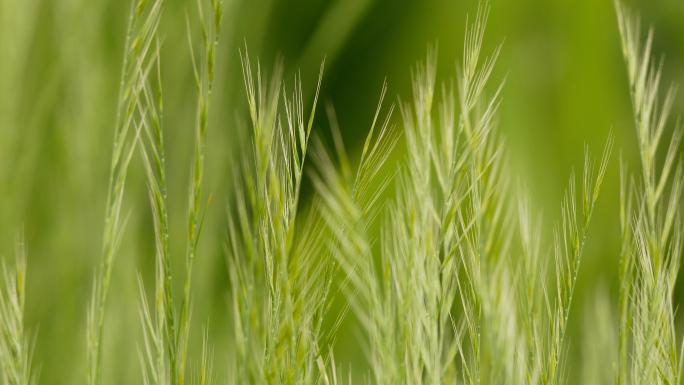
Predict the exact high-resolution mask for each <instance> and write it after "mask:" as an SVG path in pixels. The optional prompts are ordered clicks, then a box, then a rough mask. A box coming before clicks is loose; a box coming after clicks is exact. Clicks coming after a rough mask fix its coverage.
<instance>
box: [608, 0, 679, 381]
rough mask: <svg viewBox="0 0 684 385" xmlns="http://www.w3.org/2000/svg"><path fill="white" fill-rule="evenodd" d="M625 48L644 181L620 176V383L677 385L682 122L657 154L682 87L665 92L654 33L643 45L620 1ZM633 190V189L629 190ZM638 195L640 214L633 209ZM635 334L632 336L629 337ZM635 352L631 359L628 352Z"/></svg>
mask: <svg viewBox="0 0 684 385" xmlns="http://www.w3.org/2000/svg"><path fill="white" fill-rule="evenodd" d="M615 8H616V12H617V19H618V26H619V28H620V36H621V38H622V52H623V56H624V59H625V63H626V65H627V75H628V80H629V90H630V96H631V99H632V108H633V111H634V123H635V126H636V132H637V139H638V144H639V152H640V158H641V169H642V175H641V177H642V181H641V183H640V184H638V185H637V184H636V183H632V184H631V185H630V186H627V180H626V173H627V171H626V166H625V167H623V170H622V173H623V178H622V185H623V186H622V191H623V192H622V194H621V222H622V229H623V246H622V249H623V251H622V253H621V254H622V255H621V266H620V280H621V292H620V308H619V309H620V324H619V325H620V329H619V334H620V337H619V338H620V345H619V361H618V362H619V364H618V369H617V370H618V374H617V382H618V383H619V384H628V383H634V384H645V383H679V382H680V378H681V365H682V354H681V353H680V354H679V355H678V354H677V345H678V342H677V336H676V333H675V326H674V313H675V311H674V305H673V303H672V300H673V290H674V285H675V281H676V279H677V274H678V272H679V266H680V263H681V262H680V261H681V252H682V224H681V219H680V216H679V201H680V198H681V195H682V187H683V186H684V177H683V171H682V163H681V161H679V162H677V166H676V167H675V160H676V158H677V152H678V148H679V144H680V142H681V138H682V133H683V131H682V127H681V125H680V124H679V121H678V122H677V123H676V125H675V127H674V130H673V132H672V134H671V137H670V138H669V144H668V145H667V150H666V152H665V158H664V159H658V157H657V154H658V151H659V149H661V147H663V146H662V144H663V143H662V141H663V139H664V138H666V137H665V136H664V135H665V132H666V127H667V126H668V123H669V120H670V112H671V109H672V105H673V103H674V97H675V92H676V88H677V87H676V86H675V85H672V86H670V88H669V89H668V91H667V93H666V96H665V99H664V100H663V101H662V102H661V101H660V96H659V89H660V79H661V73H662V72H661V69H662V62H661V63H660V64H659V65H656V64H655V63H653V60H652V59H651V47H652V45H653V30H652V29H650V30H649V33H648V37H647V39H646V42H645V43H644V44H643V46H642V43H641V37H640V36H639V35H640V33H641V29H640V19H639V17H638V16H637V15H634V14H632V13H631V12H630V10H629V9H628V8H627V7H626V6H624V5H623V4H622V3H621V2H620V1H618V0H616V1H615ZM628 188H629V190H627V189H628ZM632 197H634V198H635V199H636V200H635V208H638V209H636V211H632ZM630 337H631V338H630ZM629 356H631V357H632V359H631V362H630V361H628V357H629Z"/></svg>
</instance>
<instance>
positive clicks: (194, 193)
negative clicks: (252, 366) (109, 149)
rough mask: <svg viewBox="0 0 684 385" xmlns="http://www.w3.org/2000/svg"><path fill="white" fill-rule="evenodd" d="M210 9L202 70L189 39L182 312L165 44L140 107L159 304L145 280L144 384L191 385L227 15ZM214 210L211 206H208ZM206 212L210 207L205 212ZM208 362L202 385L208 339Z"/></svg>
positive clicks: (218, 6) (217, 6)
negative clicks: (190, 111)
mask: <svg viewBox="0 0 684 385" xmlns="http://www.w3.org/2000/svg"><path fill="white" fill-rule="evenodd" d="M203 7H204V6H203V5H202V3H201V2H200V1H198V10H199V16H200V23H201V26H202V43H203V48H204V49H203V51H202V59H201V62H200V64H201V66H200V67H199V68H198V67H197V64H196V62H195V55H194V52H192V51H193V50H192V47H193V43H192V38H191V36H190V26H189V20H188V39H189V43H190V48H191V52H192V60H193V69H194V74H195V84H196V87H197V93H198V103H197V122H196V125H195V129H194V132H195V154H194V157H193V160H194V162H193V165H192V169H191V170H192V171H191V178H190V189H189V191H190V194H189V208H188V240H187V248H186V259H185V261H186V264H185V276H184V286H183V297H182V301H181V306H180V311H179V310H178V309H177V308H176V305H174V298H173V286H172V272H171V256H170V250H169V224H168V210H167V196H166V189H167V177H166V164H165V159H166V156H165V153H164V127H163V102H162V95H163V93H162V85H161V84H162V83H161V64H160V62H159V42H157V55H156V58H157V61H156V64H157V66H156V69H157V81H156V83H157V90H156V93H155V92H153V90H152V87H151V85H150V83H149V82H145V85H144V87H143V92H142V93H143V97H142V98H141V102H140V103H139V104H138V108H139V110H140V116H141V117H142V119H141V121H140V126H142V128H140V130H142V131H144V134H145V137H146V140H143V145H141V146H140V149H141V154H142V158H143V164H144V166H145V171H146V175H147V182H148V192H149V197H150V203H151V206H152V214H153V221H154V232H155V250H156V253H155V254H156V255H155V261H156V262H155V271H156V274H155V301H154V305H155V307H154V316H153V313H152V311H151V310H150V307H149V305H148V301H147V298H146V295H145V290H144V285H143V280H142V278H141V277H139V286H140V293H141V297H142V305H141V308H140V317H141V320H142V323H143V331H144V338H145V345H144V349H142V350H141V351H140V360H141V364H142V367H143V379H144V382H145V383H146V384H167V383H170V384H174V385H182V384H184V383H185V381H186V374H185V369H186V366H187V365H186V361H187V347H188V334H189V328H190V302H191V295H190V287H191V278H192V266H193V260H194V257H195V253H196V249H197V243H198V240H199V235H200V231H201V228H202V222H203V219H204V217H203V216H201V215H200V214H201V213H200V210H201V201H202V199H203V198H202V184H203V170H204V148H205V143H206V131H207V119H208V114H209V105H210V100H211V91H212V85H213V79H214V67H215V60H216V49H217V47H218V38H219V34H220V28H221V20H222V15H223V3H222V2H221V1H220V0H212V1H211V10H212V16H213V17H212V18H211V19H210V21H209V22H207V21H206V20H205V18H204V11H203V9H204V8H203ZM207 204H208V202H207ZM205 207H206V206H205ZM203 335H204V346H203V349H202V359H201V361H200V364H199V368H198V371H197V373H196V375H195V376H194V378H195V380H196V381H198V383H199V384H209V383H211V381H212V378H213V377H212V376H213V374H212V373H211V370H212V368H211V367H212V353H211V349H210V348H209V343H208V337H207V333H206V332H205V333H204V334H203Z"/></svg>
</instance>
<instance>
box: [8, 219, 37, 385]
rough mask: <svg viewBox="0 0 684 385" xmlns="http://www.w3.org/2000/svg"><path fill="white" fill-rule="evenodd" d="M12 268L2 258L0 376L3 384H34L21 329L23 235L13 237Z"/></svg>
mask: <svg viewBox="0 0 684 385" xmlns="http://www.w3.org/2000/svg"><path fill="white" fill-rule="evenodd" d="M14 260H15V266H14V268H13V269H11V270H10V269H9V268H8V267H7V265H6V263H5V260H4V259H3V265H2V267H3V274H4V280H5V287H4V288H3V290H0V364H1V365H2V371H0V377H1V378H2V382H3V384H7V385H29V384H36V383H37V381H38V380H37V378H38V376H37V374H36V373H35V372H34V371H33V369H32V367H31V356H32V343H31V341H30V337H29V334H28V333H27V332H26V330H25V329H24V303H25V302H26V290H25V286H26V247H25V245H24V238H23V235H22V234H21V233H20V234H19V235H18V236H17V241H16V246H15V257H14Z"/></svg>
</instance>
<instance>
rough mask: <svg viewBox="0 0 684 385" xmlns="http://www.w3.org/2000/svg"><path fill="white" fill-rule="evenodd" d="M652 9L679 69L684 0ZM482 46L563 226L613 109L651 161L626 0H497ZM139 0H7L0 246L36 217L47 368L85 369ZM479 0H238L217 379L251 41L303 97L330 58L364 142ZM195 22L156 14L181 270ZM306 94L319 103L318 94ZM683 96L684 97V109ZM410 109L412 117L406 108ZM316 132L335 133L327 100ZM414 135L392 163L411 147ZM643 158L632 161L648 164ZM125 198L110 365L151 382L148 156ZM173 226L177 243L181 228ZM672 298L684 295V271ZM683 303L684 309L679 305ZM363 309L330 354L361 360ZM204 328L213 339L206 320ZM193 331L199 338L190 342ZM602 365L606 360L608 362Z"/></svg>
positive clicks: (539, 186) (205, 280)
mask: <svg viewBox="0 0 684 385" xmlns="http://www.w3.org/2000/svg"><path fill="white" fill-rule="evenodd" d="M629 3H630V4H631V5H633V6H634V7H635V8H636V9H638V10H639V11H640V12H641V14H642V19H643V24H644V25H649V24H652V25H654V27H655V46H654V53H655V54H656V55H661V54H666V61H665V66H664V79H665V82H666V83H669V82H671V81H679V80H682V79H684V49H682V47H684V24H683V23H682V20H684V3H682V2H681V1H676V0H649V1H646V0H642V1H629ZM491 5H492V11H491V14H490V18H489V23H488V27H487V33H486V36H485V53H487V54H488V53H490V52H491V51H492V50H493V49H494V47H495V46H496V45H497V44H499V43H501V42H502V41H504V39H505V42H504V46H503V50H502V53H501V56H500V59H499V62H498V64H497V66H496V69H495V73H494V75H493V78H492V79H493V80H492V81H491V82H490V90H491V92H493V91H494V90H495V87H496V85H497V83H498V82H500V81H502V80H503V79H504V77H507V82H506V85H505V87H504V89H503V93H502V95H503V104H502V106H501V110H500V130H501V132H502V133H503V134H504V136H505V138H506V141H507V143H508V147H507V150H508V153H509V157H510V159H511V170H512V172H513V173H514V175H513V180H514V181H516V180H520V181H521V182H524V183H525V184H526V185H527V186H528V187H529V189H530V190H531V193H532V196H533V202H534V205H535V207H536V208H537V209H539V210H543V212H544V223H545V226H544V231H545V233H544V236H545V239H546V241H547V244H549V243H548V241H550V239H551V227H552V224H553V223H554V222H555V221H556V220H557V219H558V217H559V213H560V201H561V198H562V194H563V190H564V188H565V186H566V185H567V178H568V176H569V174H570V171H571V169H572V168H573V167H574V168H575V169H576V170H579V169H581V167H582V158H583V143H585V142H586V143H587V144H588V145H589V146H590V148H591V149H592V150H593V151H594V153H596V154H598V153H600V151H601V150H602V148H603V145H604V143H605V140H606V138H607V137H608V132H609V130H610V128H611V127H613V130H614V132H615V134H616V137H617V140H616V148H617V149H619V150H622V152H623V154H624V158H625V159H626V160H628V161H629V162H630V164H631V165H634V166H637V165H638V163H637V162H638V158H637V156H636V155H637V153H636V140H635V133H634V127H633V123H632V113H631V105H630V100H629V94H628V89H627V79H626V73H625V69H624V65H623V61H622V55H621V51H620V41H619V36H618V29H617V22H616V19H615V14H614V10H613V3H612V0H554V1H548V0H492V1H491ZM127 9H128V1H123V0H98V1H91V0H22V1H17V0H0V253H1V254H2V255H4V256H5V257H6V258H7V257H10V258H11V256H12V254H13V244H14V235H15V234H16V232H17V231H18V229H20V228H21V227H22V226H23V228H24V229H25V235H26V240H27V243H28V252H29V262H28V282H27V310H26V312H27V315H26V324H27V327H28V328H29V329H30V330H32V331H33V333H34V334H35V335H36V342H35V355H34V361H35V362H36V363H37V364H39V365H41V368H42V370H41V378H40V382H41V383H42V384H67V383H81V382H84V381H85V379H86V369H85V361H86V360H85V359H86V341H85V336H86V322H85V321H86V313H85V312H86V305H87V301H88V300H89V296H90V292H91V286H92V284H93V273H94V271H95V268H96V266H97V265H98V263H99V260H100V259H99V258H100V247H101V242H102V239H101V234H102V227H103V218H104V205H105V198H106V186H107V175H108V168H109V161H110V151H111V141H112V135H113V124H114V118H115V116H114V114H115V110H116V103H115V100H116V97H117V90H118V87H117V86H118V81H119V74H120V66H121V57H122V51H123V44H124V34H125V23H126V20H125V19H126V13H127ZM476 9H477V1H476V0H460V1H457V0H424V1H405V0H337V1H321V0H300V1H295V0H226V12H225V18H224V26H223V35H222V37H221V44H220V50H219V51H220V56H219V58H218V62H217V65H218V68H219V69H218V72H217V77H216V85H215V88H214V89H215V98H214V99H213V100H212V108H211V113H210V122H209V132H208V138H209V140H208V148H207V158H206V159H207V170H206V174H205V183H206V185H205V191H206V192H207V193H212V194H213V196H214V200H213V201H212V203H211V206H210V208H209V211H208V214H207V220H206V223H205V226H204V230H203V234H202V238H201V241H200V246H199V252H198V258H197V259H196V261H197V262H196V267H195V271H194V274H195V277H194V279H193V283H194V300H195V302H194V313H193V325H194V328H193V329H194V330H193V333H196V334H197V335H199V333H200V325H201V324H204V323H207V322H208V325H209V332H210V336H211V339H212V342H213V345H214V348H215V352H216V362H215V366H216V370H217V376H218V378H219V379H221V378H222V377H224V376H225V375H226V373H227V371H228V370H229V367H230V357H229V353H228V352H229V351H230V346H231V338H232V326H231V325H232V319H231V315H230V313H229V311H228V306H227V299H228V298H229V289H230V288H229V284H228V279H227V272H226V263H225V256H224V253H223V243H224V241H225V239H226V237H225V232H226V214H225V204H226V202H228V200H229V199H230V197H231V184H232V183H231V180H232V176H233V169H234V166H233V164H232V163H231V161H230V159H231V152H234V151H236V150H239V149H236V148H235V145H236V143H237V140H236V139H237V138H236V129H235V127H236V123H235V122H236V115H237V116H240V117H241V118H243V119H246V118H247V117H248V115H247V108H246V102H245V92H244V87H243V80H242V74H241V70H240V61H239V53H238V49H242V50H244V44H245V42H246V44H247V46H248V48H249V53H250V56H252V58H253V61H254V58H256V56H259V57H260V59H261V63H262V66H264V67H265V68H267V69H268V68H271V67H272V63H273V61H274V60H275V57H276V55H277V54H278V53H280V54H281V55H282V56H283V57H284V62H285V74H286V81H287V84H288V85H289V86H290V88H291V86H292V84H293V83H292V81H293V78H294V73H295V71H296V70H297V69H301V74H302V79H303V86H304V90H305V95H308V102H307V103H306V104H305V105H306V106H310V104H311V95H312V93H313V92H312V91H313V90H314V88H315V81H316V77H317V74H318V66H319V65H320V61H321V60H322V59H323V57H324V56H325V57H326V58H327V59H326V68H325V73H324V76H323V84H322V89H321V95H322V99H323V100H324V101H330V102H332V103H333V104H334V106H335V108H336V111H337V116H338V119H339V121H340V124H341V127H342V131H343V135H344V139H345V142H346V145H347V148H348V149H349V150H350V152H351V154H352V156H353V155H354V154H358V150H359V147H360V145H361V144H362V140H363V139H364V138H365V135H366V132H367V130H368V129H369V127H370V123H371V121H372V118H373V114H374V112H375V107H376V104H377V101H378V98H379V95H380V90H381V86H382V83H383V80H384V79H385V78H386V79H387V82H388V84H389V91H388V95H389V98H388V101H386V104H385V107H384V111H387V109H388V107H389V103H391V102H392V101H395V100H396V97H397V96H401V97H402V98H403V99H409V98H411V77H410V68H411V66H413V65H414V64H415V62H416V61H417V60H423V59H424V57H425V53H426V47H427V44H428V43H434V42H437V43H438V46H439V60H438V72H437V79H438V84H439V83H441V82H442V81H446V82H449V81H450V79H452V78H454V76H455V63H456V61H457V60H460V59H461V55H462V50H463V42H462V41H463V35H464V30H465V25H466V15H467V14H470V15H473V16H474V14H475V11H476ZM186 12H187V13H188V15H189V18H190V20H191V26H192V28H191V29H192V30H193V32H195V33H196V37H198V35H197V32H198V25H197V24H198V23H197V22H196V20H197V15H196V13H197V6H196V3H195V1H190V0H166V2H165V10H164V15H163V18H162V24H161V27H160V31H161V34H162V35H163V36H164V46H163V48H162V72H163V75H162V81H163V85H164V94H165V102H164V103H165V113H166V119H165V121H166V130H167V133H166V138H167V143H166V145H167V148H166V151H167V167H168V175H169V187H170V190H169V200H170V221H171V227H172V234H171V239H172V247H173V248H172V250H175V251H176V252H175V253H173V251H172V253H173V255H174V258H175V260H174V261H175V264H174V268H175V269H176V270H175V271H176V272H177V273H176V274H178V275H180V274H181V273H182V271H181V270H180V269H182V267H183V264H182V258H183V250H184V249H183V247H184V243H183V241H184V239H185V227H184V224H185V222H184V219H183V218H184V217H185V214H186V207H187V206H186V195H187V183H188V178H189V174H190V168H189V165H190V155H191V151H192V146H190V145H189V143H192V142H191V141H192V133H193V121H194V117H195V103H196V94H195V90H194V84H193V80H192V72H191V71H192V70H191V61H190V53H189V49H188V44H187V39H186V36H185V34H186V28H185V14H186ZM306 108H308V107H306ZM683 110H684V98H681V97H680V98H678V99H677V102H676V105H675V107H674V111H675V113H679V112H681V111H683ZM393 120H394V122H396V123H397V124H398V127H401V125H400V120H399V115H398V114H396V115H395V116H394V118H393ZM314 127H315V128H314V130H316V132H318V133H319V134H320V135H323V136H324V137H328V136H329V134H328V132H329V130H328V122H327V118H326V116H325V114H324V109H322V108H321V109H319V113H318V114H317V116H316V120H315V124H314ZM402 151H403V143H401V142H400V144H399V146H398V150H397V151H395V157H394V158H393V159H390V162H389V163H390V166H391V167H394V165H395V164H396V162H397V161H399V160H401V158H402V156H403V155H402ZM617 154H618V152H617V151H616V152H615V153H614V157H613V160H612V161H611V164H610V167H609V173H608V175H607V179H606V182H605V185H604V186H606V187H605V190H602V197H601V198H600V200H599V206H598V208H597V213H596V214H595V215H596V217H595V220H594V222H593V223H592V226H591V229H590V235H589V240H588V246H587V247H588V248H587V251H586V254H585V258H584V259H583V262H582V266H581V270H580V274H579V284H578V291H577V297H576V298H577V300H576V302H575V303H574V304H573V311H572V312H571V316H570V318H571V320H570V323H571V330H570V338H569V341H570V350H569V352H570V358H569V361H568V364H569V373H568V375H569V380H570V383H579V382H580V374H579V373H581V369H582V368H581V361H580V359H579V358H580V356H581V355H582V354H583V352H584V353H586V351H587V350H586V349H591V345H589V344H587V345H584V344H583V343H582V335H583V334H582V332H581V326H582V325H583V323H584V322H585V320H584V316H585V313H586V312H585V309H588V308H591V307H592V306H593V301H594V298H595V295H594V293H595V291H596V288H597V287H599V286H600V285H603V287H606V288H607V290H608V291H609V293H611V295H612V298H613V300H612V301H609V303H610V306H614V307H615V308H616V301H615V294H616V292H617V256H618V248H619V234H618V233H619V218H618V210H617V209H618V198H619V189H618V186H619V183H618V180H619V172H618V156H617ZM635 168H636V167H633V169H635ZM124 209H125V212H130V221H129V224H128V227H127V229H126V233H125V238H124V241H123V246H122V249H121V251H120V253H119V254H118V257H117V260H116V263H115V266H114V270H113V277H112V286H111V289H110V297H109V303H108V313H107V318H108V319H107V331H106V337H105V343H106V346H105V351H106V353H105V361H104V370H105V373H104V374H105V378H106V379H107V383H112V384H124V383H137V382H140V365H139V362H138V358H137V346H138V344H140V343H141V341H142V340H141V331H140V323H139V319H138V313H137V312H138V294H137V287H136V280H135V276H136V271H140V272H141V273H142V274H143V276H144V277H145V279H146V280H147V281H148V283H149V282H150V281H151V280H152V279H153V275H152V271H153V269H154V260H153V255H154V254H153V250H154V249H153V239H152V236H153V233H152V221H151V216H150V212H149V204H148V199H147V193H146V187H145V183H144V175H143V172H142V167H141V162H140V159H139V157H138V156H136V158H135V160H134V163H133V164H132V166H131V171H130V176H129V179H128V185H127V192H126V198H125V203H124ZM174 242H175V243H174ZM677 290H678V295H677V298H678V299H680V300H682V299H684V288H682V287H681V286H678V289H677ZM679 318H681V317H679ZM354 327H355V325H354V320H353V319H352V318H351V317H350V318H349V319H348V320H347V321H346V322H345V325H344V326H343V328H342V330H341V333H343V334H342V335H340V336H339V337H338V341H339V342H338V344H337V347H336V359H337V361H338V363H340V364H342V365H343V367H345V368H346V367H348V365H349V363H350V362H352V363H353V364H354V368H355V369H354V375H355V376H357V378H361V376H362V375H364V374H365V373H366V372H365V370H366V368H365V367H364V366H363V365H364V363H363V356H362V355H361V354H359V345H358V344H357V343H356V342H355V341H354V340H355V338H356V337H355V336H356V334H354ZM195 340H196V341H198V340H199V338H195ZM196 348H197V346H195V347H193V349H196ZM605 370H607V371H611V370H612V368H611V367H610V364H608V363H607V364H606V368H605Z"/></svg>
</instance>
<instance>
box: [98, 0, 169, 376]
mask: <svg viewBox="0 0 684 385" xmlns="http://www.w3.org/2000/svg"><path fill="white" fill-rule="evenodd" d="M161 6H162V0H155V1H154V2H152V3H151V4H148V2H147V0H133V1H131V6H130V11H129V19H128V31H127V34H126V43H125V45H124V59H123V65H122V68H121V81H120V85H119V96H118V101H117V103H118V107H117V112H116V122H115V125H114V144H113V149H112V160H111V166H110V171H109V187H108V189H107V207H106V213H105V225H104V234H103V245H102V256H101V265H100V267H99V269H98V271H97V274H96V279H95V283H94V287H93V294H92V299H91V302H90V305H89V309H88V337H87V340H88V383H89V384H91V385H99V384H101V383H102V355H103V352H104V347H103V334H104V319H105V307H106V301H107V292H108V290H109V283H110V282H109V281H110V276H111V272H112V264H113V262H114V257H115V255H116V252H117V250H118V248H119V245H120V243H121V239H122V236H123V229H124V227H125V224H126V219H125V218H122V216H121V204H122V200H123V194H124V187H125V183H126V175H127V171H128V165H129V163H130V160H131V157H132V156H133V152H134V150H135V147H136V142H137V133H135V137H134V138H131V136H132V135H131V133H130V128H131V127H132V126H134V125H135V120H136V115H135V113H136V111H137V108H136V105H137V103H138V102H139V97H140V93H141V92H142V90H143V88H144V84H145V82H146V78H147V75H148V73H149V71H150V67H151V65H152V63H153V62H154V57H151V56H153V54H154V53H155V51H154V50H150V48H151V47H152V43H153V41H154V38H155V36H156V31H157V27H158V25H159V20H160V18H161Z"/></svg>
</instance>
